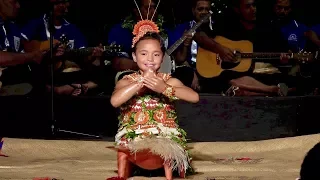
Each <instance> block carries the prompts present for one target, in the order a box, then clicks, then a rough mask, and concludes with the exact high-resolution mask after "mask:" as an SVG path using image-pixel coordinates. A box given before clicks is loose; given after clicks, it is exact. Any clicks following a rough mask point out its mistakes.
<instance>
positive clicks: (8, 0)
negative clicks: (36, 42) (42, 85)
mask: <svg viewBox="0 0 320 180" xmlns="http://www.w3.org/2000/svg"><path fill="white" fill-rule="evenodd" d="M19 9H20V4H19V2H18V1H17V0H2V1H0V67H1V69H2V68H6V69H4V70H3V71H0V76H2V77H1V78H0V81H1V83H0V89H1V85H2V84H3V85H4V86H3V87H2V90H1V92H0V95H24V94H27V93H29V92H30V91H31V89H32V86H31V85H30V84H26V83H25V82H29V81H30V80H31V79H29V78H30V75H31V69H30V67H29V66H27V65H23V64H29V63H40V62H41V60H42V57H43V55H44V53H45V52H44V51H43V52H42V51H33V52H29V53H23V48H22V46H21V42H20V29H19V28H18V26H17V25H16V24H15V23H14V22H13V20H15V18H16V17H17V15H18V12H19ZM17 89H20V90H23V91H21V93H18V94H16V93H13V92H15V91H16V90H17Z"/></svg>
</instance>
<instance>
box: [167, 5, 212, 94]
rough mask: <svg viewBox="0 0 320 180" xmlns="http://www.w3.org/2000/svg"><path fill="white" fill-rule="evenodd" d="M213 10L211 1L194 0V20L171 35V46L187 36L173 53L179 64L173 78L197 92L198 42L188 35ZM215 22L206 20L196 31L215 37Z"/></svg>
mask: <svg viewBox="0 0 320 180" xmlns="http://www.w3.org/2000/svg"><path fill="white" fill-rule="evenodd" d="M210 9H211V5H210V0H193V1H192V14H193V18H194V20H192V21H188V22H186V23H182V24H179V25H178V26H177V27H176V28H175V29H174V30H173V32H172V33H170V38H169V46H171V45H173V44H174V43H175V42H176V41H177V40H178V39H179V38H181V37H182V36H186V40H185V41H184V42H183V44H182V45H180V46H179V48H178V49H177V50H176V51H175V52H174V53H173V54H174V60H175V62H176V64H177V67H176V70H175V72H174V73H173V74H172V76H173V77H176V78H177V79H179V80H181V81H182V82H183V84H185V85H186V86H189V87H192V88H193V89H195V90H200V85H199V80H198V75H197V73H196V60H197V58H196V56H197V49H198V47H197V42H196V41H195V38H193V36H192V35H193V34H194V33H193V34H187V31H188V30H189V29H191V28H192V27H193V26H194V25H196V23H198V22H199V21H200V20H201V19H202V18H203V17H205V16H206V15H207V14H208V13H209V11H210ZM212 26H213V22H212V21H211V17H210V19H206V20H205V21H204V23H203V24H202V25H201V26H200V27H199V28H198V29H197V30H196V31H197V32H198V33H199V32H206V34H208V36H211V37H212V36H213V30H212Z"/></svg>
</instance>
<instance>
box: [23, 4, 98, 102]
mask: <svg viewBox="0 0 320 180" xmlns="http://www.w3.org/2000/svg"><path fill="white" fill-rule="evenodd" d="M50 3H52V5H53V7H54V8H53V17H52V18H53V26H54V27H53V28H52V29H53V37H54V39H56V40H58V41H60V40H61V39H60V38H61V37H62V36H63V35H64V36H65V37H66V38H67V39H68V44H67V46H68V48H70V49H82V48H85V47H86V46H87V42H86V40H85V38H84V36H83V35H82V33H81V32H80V30H79V29H78V28H77V27H76V26H75V25H73V24H71V23H69V22H68V21H67V20H66V19H65V18H64V17H65V15H66V13H67V12H68V8H69V6H70V3H69V2H68V0H50ZM50 20H51V19H50V17H49V14H44V15H43V16H42V17H40V18H37V19H33V20H31V21H30V22H29V23H27V24H26V25H25V26H24V27H23V28H22V33H21V36H22V37H23V39H24V45H25V47H26V48H27V47H28V46H30V45H31V44H32V40H37V41H48V40H49V39H50V26H51V25H52V24H51V23H50V22H51V21H50ZM101 52H102V50H101V49H99V48H95V50H94V51H93V53H92V55H90V56H86V57H79V56H73V57H72V56H71V57H69V56H68V58H71V59H68V60H70V61H74V62H76V63H71V62H70V61H63V62H64V63H63V64H62V66H61V68H60V67H59V68H57V69H56V70H57V72H58V73H56V76H55V85H56V87H55V92H56V93H57V94H66V95H74V96H77V95H80V94H85V93H86V92H87V91H88V90H89V89H94V88H96V87H97V83H96V82H94V80H96V78H97V77H93V76H92V73H94V72H89V74H88V73H87V72H86V71H85V70H81V71H80V69H87V68H88V66H94V64H98V65H99V63H96V62H97V61H99V62H100V58H99V56H101ZM63 53H64V49H63V48H58V50H57V52H56V54H55V56H59V57H62V58H64V57H63V56H62V55H63ZM96 58H97V59H96ZM79 59H80V60H79ZM87 62H89V63H87ZM68 64H71V65H70V66H72V68H74V69H76V72H72V73H70V72H69V73H65V69H66V68H67V66H68ZM79 65H84V66H82V67H81V68H80V66H79ZM60 71H61V72H60ZM71 74H73V75H71ZM92 78H93V79H92ZM48 88H50V87H49V86H48Z"/></svg>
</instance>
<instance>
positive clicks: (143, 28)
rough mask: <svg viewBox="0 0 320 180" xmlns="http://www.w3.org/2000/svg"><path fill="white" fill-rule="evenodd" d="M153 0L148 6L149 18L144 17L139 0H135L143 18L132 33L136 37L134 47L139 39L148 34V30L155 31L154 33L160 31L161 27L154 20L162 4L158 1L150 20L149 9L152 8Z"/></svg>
mask: <svg viewBox="0 0 320 180" xmlns="http://www.w3.org/2000/svg"><path fill="white" fill-rule="evenodd" d="M151 2H152V0H149V8H148V14H147V19H145V20H144V19H143V17H142V14H141V11H140V9H139V6H138V4H137V1H136V0H134V3H135V4H136V6H137V9H138V11H139V14H140V17H141V20H140V21H139V22H138V23H137V24H136V25H135V26H134V28H133V31H132V34H133V35H134V38H133V39H132V47H134V45H135V44H136V43H137V42H138V41H139V39H140V38H141V37H143V36H144V35H145V34H147V33H148V32H153V33H159V32H160V31H159V27H158V26H157V24H156V23H155V22H153V21H152V19H153V16H154V15H155V13H156V11H157V9H158V6H159V4H160V0H159V1H158V4H157V7H156V9H155V11H154V13H153V15H152V16H151V19H150V20H148V18H149V9H150V5H151Z"/></svg>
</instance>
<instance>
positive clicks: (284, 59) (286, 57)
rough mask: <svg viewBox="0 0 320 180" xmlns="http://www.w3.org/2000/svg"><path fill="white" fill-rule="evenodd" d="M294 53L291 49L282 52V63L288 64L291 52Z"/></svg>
mask: <svg viewBox="0 0 320 180" xmlns="http://www.w3.org/2000/svg"><path fill="white" fill-rule="evenodd" d="M290 53H292V51H289V52H288V53H281V56H280V63H281V64H288V63H289V60H290V56H289V54H290Z"/></svg>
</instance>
